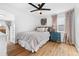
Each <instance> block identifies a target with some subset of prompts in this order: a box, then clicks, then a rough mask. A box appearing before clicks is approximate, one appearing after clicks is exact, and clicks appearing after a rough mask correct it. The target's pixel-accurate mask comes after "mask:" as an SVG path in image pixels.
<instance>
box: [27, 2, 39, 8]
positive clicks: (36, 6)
mask: <svg viewBox="0 0 79 59" xmlns="http://www.w3.org/2000/svg"><path fill="white" fill-rule="evenodd" d="M28 4H30V5H31V6H33V7H35V8H37V9H38V7H37V6H35V5H34V4H32V3H28Z"/></svg>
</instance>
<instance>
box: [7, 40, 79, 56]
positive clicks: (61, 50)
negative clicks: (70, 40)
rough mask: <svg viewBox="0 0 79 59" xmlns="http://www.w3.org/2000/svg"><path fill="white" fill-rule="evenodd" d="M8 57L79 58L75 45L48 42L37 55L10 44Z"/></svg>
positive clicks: (17, 45)
mask: <svg viewBox="0 0 79 59" xmlns="http://www.w3.org/2000/svg"><path fill="white" fill-rule="evenodd" d="M7 53H8V56H78V55H79V54H78V51H77V50H76V48H75V47H74V46H73V45H68V44H65V43H56V42H51V41H49V42H47V43H46V44H45V45H43V46H42V47H41V48H40V49H39V50H38V51H37V52H36V53H32V52H30V51H28V50H26V49H25V48H23V47H21V46H20V45H19V44H12V43H10V44H8V49H7Z"/></svg>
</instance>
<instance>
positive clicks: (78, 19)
mask: <svg viewBox="0 0 79 59" xmlns="http://www.w3.org/2000/svg"><path fill="white" fill-rule="evenodd" d="M75 36H76V47H77V48H78V50H79V4H76V6H75Z"/></svg>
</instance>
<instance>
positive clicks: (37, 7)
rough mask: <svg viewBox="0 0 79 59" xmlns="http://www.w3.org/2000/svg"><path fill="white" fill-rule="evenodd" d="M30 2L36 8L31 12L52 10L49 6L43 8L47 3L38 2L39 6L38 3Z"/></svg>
mask: <svg viewBox="0 0 79 59" xmlns="http://www.w3.org/2000/svg"><path fill="white" fill-rule="evenodd" d="M28 4H30V5H31V6H33V7H35V8H36V9H35V10H32V11H30V12H35V11H40V10H45V11H50V10H51V9H48V8H43V6H44V5H45V3H41V4H38V6H36V5H34V4H32V3H28ZM40 14H41V12H40Z"/></svg>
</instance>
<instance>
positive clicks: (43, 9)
mask: <svg viewBox="0 0 79 59" xmlns="http://www.w3.org/2000/svg"><path fill="white" fill-rule="evenodd" d="M41 10H51V9H45V8H42V9H41Z"/></svg>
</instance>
